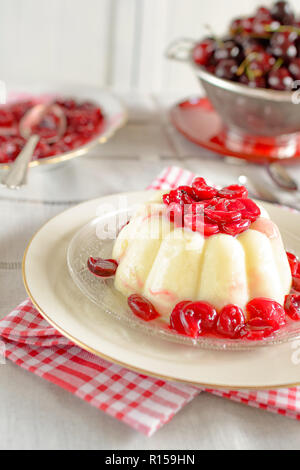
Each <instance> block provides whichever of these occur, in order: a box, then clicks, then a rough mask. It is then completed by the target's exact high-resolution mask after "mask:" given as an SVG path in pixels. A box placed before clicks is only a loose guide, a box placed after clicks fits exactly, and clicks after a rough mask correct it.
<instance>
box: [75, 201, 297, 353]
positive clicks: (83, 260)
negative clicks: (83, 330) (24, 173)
mask: <svg viewBox="0 0 300 470" xmlns="http://www.w3.org/2000/svg"><path fill="white" fill-rule="evenodd" d="M135 210H136V206H135V208H134V209H133V208H132V209H130V208H129V209H126V211H125V210H124V209H123V210H116V211H113V212H110V213H106V214H104V215H102V216H100V217H98V218H96V219H94V220H92V221H91V222H90V223H89V224H87V225H85V226H84V227H83V228H81V229H80V230H79V231H78V232H77V233H76V234H75V236H74V237H73V239H72V240H71V243H70V245H69V248H68V253H67V262H68V268H69V271H70V274H71V276H72V279H73V280H74V282H75V284H76V285H77V286H78V287H79V289H80V290H81V291H82V292H83V294H84V295H85V296H86V297H88V298H89V299H90V300H91V301H92V302H94V303H95V304H96V305H98V306H99V307H100V308H101V309H102V310H104V311H105V312H106V313H107V314H109V315H112V316H113V317H114V318H115V319H116V321H121V322H123V323H124V324H126V325H128V326H129V327H131V328H138V329H140V330H142V331H143V332H145V333H146V334H150V335H155V336H156V337H160V338H161V339H164V340H168V341H172V342H176V343H181V344H185V345H190V346H193V347H199V348H203V349H215V350H249V349H252V348H257V347H263V346H270V345H275V344H280V343H284V342H288V341H292V340H295V339H296V338H298V337H300V322H293V321H291V320H289V321H288V323H287V325H286V326H285V327H284V328H282V329H281V330H279V331H278V332H276V333H274V334H273V335H272V336H269V337H268V338H266V339H263V340H259V341H247V340H245V339H228V338H221V337H217V336H213V335H211V336H200V337H199V338H197V339H193V338H190V337H187V336H184V335H180V334H178V333H176V332H174V331H172V330H171V329H170V328H169V327H168V325H167V323H166V322H164V321H163V320H161V319H157V320H154V321H151V322H145V321H143V320H141V319H139V318H138V317H136V316H135V315H134V314H133V313H132V312H131V310H130V309H129V307H128V305H127V298H125V297H124V296H123V295H122V294H120V293H119V292H118V291H117V290H116V289H115V288H114V279H113V278H111V279H101V278H99V277H96V276H94V275H93V274H91V273H90V271H89V270H88V268H87V261H88V258H89V257H90V256H92V257H95V258H97V257H101V258H105V259H108V258H111V254H112V249H113V244H114V241H115V238H109V237H104V238H101V237H99V235H97V233H98V234H99V226H100V227H101V230H102V229H103V228H104V227H115V228H116V233H118V231H119V230H120V229H121V227H122V226H123V225H124V220H128V219H129V218H130V216H131V215H132V214H133V212H134V211H135ZM281 232H282V234H283V237H284V239H285V242H287V244H286V246H288V247H289V249H290V250H291V251H294V252H295V251H296V250H297V248H298V247H299V239H298V237H297V236H296V235H293V234H292V233H287V232H286V231H284V230H281Z"/></svg>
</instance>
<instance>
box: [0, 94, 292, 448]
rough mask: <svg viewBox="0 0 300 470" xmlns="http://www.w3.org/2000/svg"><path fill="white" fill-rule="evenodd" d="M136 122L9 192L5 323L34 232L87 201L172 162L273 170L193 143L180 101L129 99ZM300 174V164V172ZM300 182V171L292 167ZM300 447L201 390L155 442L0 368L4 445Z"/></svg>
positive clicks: (2, 236)
mask: <svg viewBox="0 0 300 470" xmlns="http://www.w3.org/2000/svg"><path fill="white" fill-rule="evenodd" d="M122 98H123V99H124V100H125V103H127V105H128V107H129V110H130V119H129V123H128V125H127V126H126V127H125V128H123V129H122V130H121V131H119V133H118V134H117V135H116V136H115V137H114V138H113V140H111V141H109V142H108V143H107V144H105V145H104V146H101V147H98V148H97V149H95V150H94V151H93V152H91V153H90V154H89V155H88V156H86V157H82V158H79V159H76V160H74V161H72V162H70V163H68V164H65V165H61V166H58V167H54V168H51V169H49V170H45V171H41V170H39V169H33V170H32V171H31V172H30V177H29V185H28V186H27V187H26V188H23V189H22V190H20V191H18V192H12V191H9V190H5V189H3V188H1V189H0V214H1V220H0V317H4V316H5V315H6V314H7V313H8V312H9V311H10V310H11V309H12V308H13V307H15V306H16V304H18V303H20V302H21V301H22V300H24V298H25V296H26V294H25V290H24V288H23V284H22V275H21V261H22V255H23V252H24V249H25V247H26V245H27V243H28V241H29V240H30V238H31V236H32V235H33V234H34V233H35V231H36V230H37V229H38V228H39V227H40V226H41V225H42V224H43V223H44V222H46V221H47V220H48V219H50V218H51V217H53V216H54V215H55V214H57V213H58V212H61V211H63V210H65V209H67V208H69V207H71V206H72V205H75V204H77V203H79V202H81V201H85V200H87V199H91V198H95V197H99V196H102V195H106V194H111V193H115V192H121V191H134V190H139V189H144V188H145V187H146V186H147V185H148V184H149V183H150V182H151V180H152V179H154V177H155V176H156V175H157V173H158V172H159V171H161V170H162V169H163V168H164V167H165V166H167V165H171V164H173V165H178V166H184V167H185V168H188V169H189V170H191V171H193V172H195V173H199V174H201V175H202V176H204V177H208V178H210V179H211V180H212V181H214V182H215V183H219V184H227V183H231V182H234V181H236V180H237V177H238V175H240V174H253V173H255V174H256V177H259V178H261V179H262V181H264V182H265V184H267V185H272V183H271V182H270V179H269V177H268V175H267V172H266V171H265V169H264V168H262V167H261V168H257V167H256V166H255V167H254V166H252V165H247V164H245V163H241V164H238V162H237V163H236V164H235V165H229V164H228V163H226V162H225V161H224V159H223V158H221V157H217V156H214V155H212V154H211V153H209V152H207V151H205V150H203V149H201V148H199V147H197V146H195V145H194V144H192V143H189V142H187V141H185V139H184V138H183V137H181V136H180V135H179V134H178V133H177V132H176V131H175V130H174V129H173V128H172V126H171V125H170V124H169V122H168V119H167V112H166V111H167V108H168V106H169V105H170V104H171V103H173V102H174V101H176V97H174V96H167V95H164V96H139V97H137V96H128V95H126V96H123V97H122ZM299 168H300V167H299ZM291 170H292V172H293V175H294V176H296V177H297V178H298V180H299V181H300V169H297V167H296V165H294V166H293V167H292V168H291ZM299 447H300V433H299V422H296V421H292V420H289V419H287V418H284V417H281V416H278V415H273V414H270V413H268V412H265V411H261V410H256V409H253V408H248V407H247V406H245V405H239V404H235V403H232V402H229V401H226V400H224V399H220V398H217V397H213V396H210V395H207V394H201V395H200V396H199V397H198V398H196V399H195V400H194V401H193V402H192V403H191V404H189V405H188V406H186V408H185V409H183V410H182V411H181V412H180V413H179V414H178V415H177V416H176V417H175V418H174V419H173V420H172V421H171V422H170V423H169V424H167V425H166V426H165V427H164V428H163V429H162V430H160V431H159V432H158V433H157V434H156V435H154V436H153V437H152V438H151V439H147V438H145V437H143V436H142V435H140V434H138V433H136V432H135V431H132V430H131V429H129V428H128V427H127V426H126V425H124V424H121V423H119V422H118V421H116V420H114V419H113V418H110V417H108V416H106V415H105V414H104V413H101V412H98V411H96V412H95V409H93V408H92V407H90V405H88V404H86V403H83V402H81V401H80V400H78V399H77V398H75V397H74V396H72V395H71V394H69V393H68V392H65V391H63V390H61V389H60V388H59V387H56V386H55V385H52V384H49V383H47V382H45V381H43V380H41V379H39V378H38V377H36V376H34V375H32V374H30V373H27V372H25V371H24V370H22V369H20V368H19V367H17V366H15V365H13V364H11V363H10V362H7V363H6V364H5V365H0V449H16V448H22V449H43V448H49V449H54V448H55V449H85V448H86V449H97V448H99V449H181V448H184V449H194V448H196V449H215V448H216V449H229V448H234V449H247V448H256V449H276V448H282V449H290V448H299Z"/></svg>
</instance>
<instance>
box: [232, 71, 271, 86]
mask: <svg viewBox="0 0 300 470" xmlns="http://www.w3.org/2000/svg"><path fill="white" fill-rule="evenodd" d="M239 82H240V83H242V84H243V85H247V86H248V87H250V88H267V81H266V79H265V77H261V76H260V77H253V78H251V79H250V78H249V77H248V76H247V75H244V74H243V75H241V76H240V78H239Z"/></svg>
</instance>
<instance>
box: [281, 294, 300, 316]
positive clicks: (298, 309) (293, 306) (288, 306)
mask: <svg viewBox="0 0 300 470" xmlns="http://www.w3.org/2000/svg"><path fill="white" fill-rule="evenodd" d="M284 308H285V311H286V313H287V314H288V316H289V317H290V318H291V319H292V320H295V321H297V320H300V294H290V295H287V296H286V298H285V303H284Z"/></svg>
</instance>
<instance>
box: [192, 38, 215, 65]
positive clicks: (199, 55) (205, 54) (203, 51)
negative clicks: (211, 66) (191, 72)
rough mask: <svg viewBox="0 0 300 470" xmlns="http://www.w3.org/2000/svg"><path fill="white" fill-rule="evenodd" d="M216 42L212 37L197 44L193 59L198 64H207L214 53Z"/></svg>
mask: <svg viewBox="0 0 300 470" xmlns="http://www.w3.org/2000/svg"><path fill="white" fill-rule="evenodd" d="M214 49H215V42H214V41H213V40H212V39H205V40H204V41H202V42H200V43H198V44H196V46H195V47H194V50H193V53H192V55H193V60H194V62H195V63H196V64H198V65H206V64H207V63H208V61H209V59H210V58H211V56H212V55H213V52H214Z"/></svg>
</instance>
